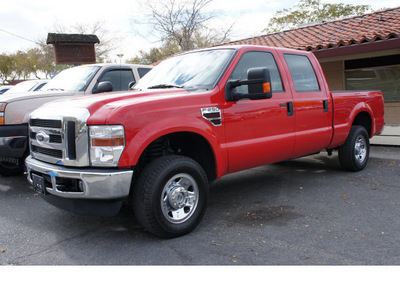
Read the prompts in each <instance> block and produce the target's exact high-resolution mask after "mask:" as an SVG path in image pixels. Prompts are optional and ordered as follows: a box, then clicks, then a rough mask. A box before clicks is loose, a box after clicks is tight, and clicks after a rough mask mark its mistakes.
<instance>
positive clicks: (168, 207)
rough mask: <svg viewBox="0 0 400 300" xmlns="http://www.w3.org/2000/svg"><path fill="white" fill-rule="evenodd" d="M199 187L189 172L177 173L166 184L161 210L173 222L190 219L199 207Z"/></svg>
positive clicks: (177, 222) (162, 195)
mask: <svg viewBox="0 0 400 300" xmlns="http://www.w3.org/2000/svg"><path fill="white" fill-rule="evenodd" d="M198 200H199V188H198V186H197V183H196V181H195V180H194V178H193V177H192V176H190V175H189V174H184V173H181V174H177V175H175V176H174V177H172V178H171V179H170V180H168V182H167V183H166V184H165V186H164V188H163V191H162V194H161V210H162V213H163V215H164V217H165V218H166V219H167V220H168V221H169V222H171V223H174V224H179V223H183V222H185V221H186V220H188V219H189V218H190V217H191V216H192V215H193V213H194V212H195V210H196V208H197V204H198Z"/></svg>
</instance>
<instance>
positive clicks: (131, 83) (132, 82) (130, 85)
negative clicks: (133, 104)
mask: <svg viewBox="0 0 400 300" xmlns="http://www.w3.org/2000/svg"><path fill="white" fill-rule="evenodd" d="M135 84H136V81H131V82H129V84H128V90H132V89H133V87H134V85H135Z"/></svg>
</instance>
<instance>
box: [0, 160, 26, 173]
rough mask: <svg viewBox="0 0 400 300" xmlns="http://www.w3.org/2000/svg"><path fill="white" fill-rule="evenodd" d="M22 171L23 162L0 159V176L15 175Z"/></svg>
mask: <svg viewBox="0 0 400 300" xmlns="http://www.w3.org/2000/svg"><path fill="white" fill-rule="evenodd" d="M23 173H24V167H23V164H16V163H12V162H8V161H0V174H1V175H2V176H15V175H21V174H23Z"/></svg>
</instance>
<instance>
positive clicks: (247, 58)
mask: <svg viewBox="0 0 400 300" xmlns="http://www.w3.org/2000/svg"><path fill="white" fill-rule="evenodd" d="M259 67H266V68H268V70H269V71H270V74H271V88H272V92H273V93H277V92H283V91H284V90H283V85H282V80H281V75H280V73H279V70H278V66H277V65H276V62H275V59H274V56H273V55H272V53H269V52H261V51H250V52H247V53H245V54H243V56H242V57H241V58H240V60H239V62H238V64H237V65H236V67H235V70H233V72H232V74H231V76H230V77H229V79H233V80H235V79H239V80H246V79H247V71H248V69H251V68H259ZM235 92H237V93H242V94H247V93H248V87H247V86H246V85H243V86H238V87H236V88H235Z"/></svg>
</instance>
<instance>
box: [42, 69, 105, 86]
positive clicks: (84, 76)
mask: <svg viewBox="0 0 400 300" xmlns="http://www.w3.org/2000/svg"><path fill="white" fill-rule="evenodd" d="M99 69H100V67H99V66H81V67H75V68H70V69H66V70H64V71H62V72H61V73H59V74H58V75H56V76H55V77H54V78H53V79H52V80H50V81H49V82H48V83H47V84H46V85H45V86H44V87H43V88H41V89H40V90H41V91H76V92H77V91H84V90H86V88H87V86H88V85H89V83H90V81H91V80H92V78H93V76H94V75H95V74H96V72H97V71H98V70H99Z"/></svg>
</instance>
